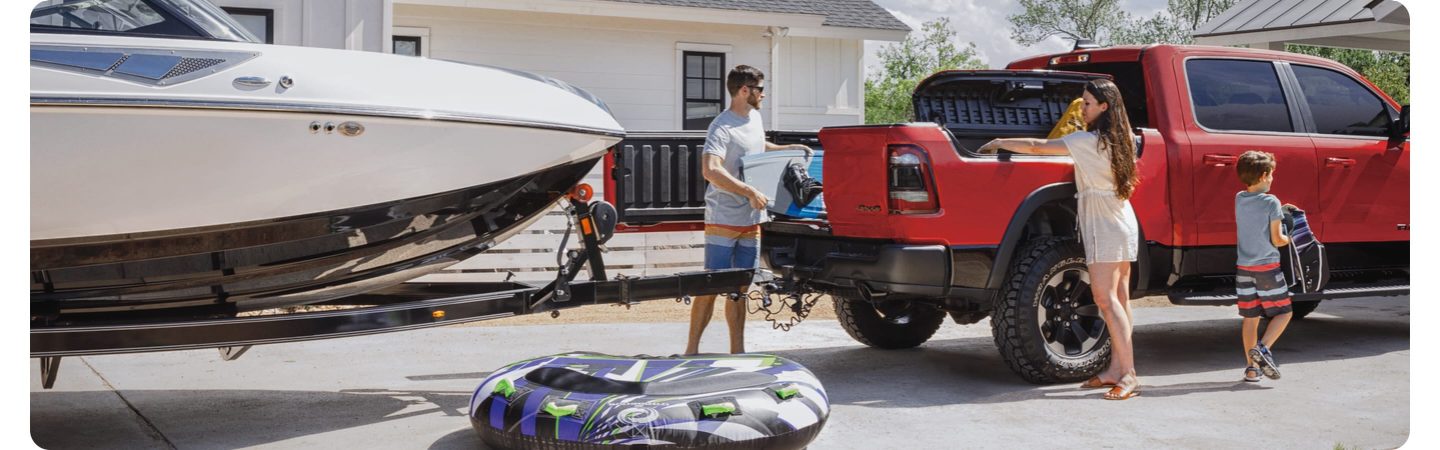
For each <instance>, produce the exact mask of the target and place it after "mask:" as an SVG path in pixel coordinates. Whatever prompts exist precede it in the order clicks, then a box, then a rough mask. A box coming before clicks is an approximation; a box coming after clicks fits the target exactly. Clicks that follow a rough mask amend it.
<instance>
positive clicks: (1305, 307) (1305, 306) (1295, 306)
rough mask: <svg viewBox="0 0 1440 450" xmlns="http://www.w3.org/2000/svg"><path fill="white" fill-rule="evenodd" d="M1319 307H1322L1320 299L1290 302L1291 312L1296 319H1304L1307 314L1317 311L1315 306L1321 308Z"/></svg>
mask: <svg viewBox="0 0 1440 450" xmlns="http://www.w3.org/2000/svg"><path fill="white" fill-rule="evenodd" d="M1319 307H1320V302H1318V301H1315V302H1292V303H1290V312H1291V314H1293V316H1292V317H1294V318H1296V319H1304V318H1305V316H1308V315H1310V313H1312V312H1315V308H1319Z"/></svg>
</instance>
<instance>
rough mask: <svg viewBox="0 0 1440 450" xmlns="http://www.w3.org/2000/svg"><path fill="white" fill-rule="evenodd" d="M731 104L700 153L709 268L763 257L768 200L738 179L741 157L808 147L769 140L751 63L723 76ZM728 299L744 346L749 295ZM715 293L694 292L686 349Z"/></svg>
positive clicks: (736, 342)
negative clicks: (762, 232)
mask: <svg viewBox="0 0 1440 450" xmlns="http://www.w3.org/2000/svg"><path fill="white" fill-rule="evenodd" d="M725 88H726V89H727V90H728V91H729V92H730V108H728V109H726V110H725V111H723V112H721V113H720V115H719V116H718V117H716V118H715V121H714V122H711V123H710V130H709V131H708V132H707V133H706V134H705V150H704V153H703V154H702V155H701V157H700V164H701V173H702V174H703V175H704V176H705V181H709V182H710V187H709V188H708V189H706V191H705V269H706V270H720V269H753V268H756V267H758V266H759V263H760V223H761V222H764V221H765V219H766V217H767V216H766V213H765V204H766V203H768V202H769V201H770V200H769V199H767V198H765V194H762V193H760V191H759V190H757V189H755V188H753V187H751V186H749V185H746V184H745V183H743V182H741V181H740V158H743V157H745V155H749V154H752V153H760V152H763V151H767V150H805V151H806V152H810V151H811V150H810V147H806V146H804V145H798V144H797V145H786V146H781V145H775V144H772V143H769V142H766V141H765V126H764V124H762V123H761V122H760V101H761V100H762V99H764V98H765V74H763V73H761V72H760V70H759V69H756V68H754V67H750V66H743V65H742V66H736V67H735V68H734V69H732V70H730V73H729V74H728V75H727V76H726V77H725ZM747 290H748V286H740V287H739V289H738V292H739V293H740V294H741V296H740V298H739V299H736V300H732V301H729V302H726V303H725V323H726V325H728V326H729V329H730V353H744V352H745V334H744V329H745V312H746V311H745V308H746V305H745V297H744V293H745V292H746V291H747ZM714 311H715V296H714V295H706V296H701V297H697V298H695V300H694V302H693V303H692V305H691V307H690V336H689V341H688V342H686V344H685V354H687V355H693V354H696V353H699V351H700V335H701V334H703V333H704V332H705V326H706V325H709V324H710V315H711V314H712V313H714Z"/></svg>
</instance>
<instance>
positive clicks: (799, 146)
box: [790, 144, 815, 158]
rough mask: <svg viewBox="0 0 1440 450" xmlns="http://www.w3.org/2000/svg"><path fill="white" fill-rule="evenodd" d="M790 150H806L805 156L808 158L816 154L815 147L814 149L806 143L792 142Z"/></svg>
mask: <svg viewBox="0 0 1440 450" xmlns="http://www.w3.org/2000/svg"><path fill="white" fill-rule="evenodd" d="M790 150H804V151H805V157H806V158H809V157H811V156H815V149H812V148H810V146H808V145H805V144H791V145H790Z"/></svg>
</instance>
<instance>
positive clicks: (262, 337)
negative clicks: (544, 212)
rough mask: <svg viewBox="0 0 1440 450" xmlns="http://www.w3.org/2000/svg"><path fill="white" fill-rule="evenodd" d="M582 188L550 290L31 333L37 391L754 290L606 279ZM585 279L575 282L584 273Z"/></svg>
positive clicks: (40, 328)
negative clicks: (176, 361) (170, 365)
mask: <svg viewBox="0 0 1440 450" xmlns="http://www.w3.org/2000/svg"><path fill="white" fill-rule="evenodd" d="M590 192H593V191H591V190H590V187H589V186H587V185H583V184H582V185H580V186H578V187H577V188H576V190H575V191H574V192H572V194H571V195H568V196H567V197H566V199H565V200H562V201H561V205H562V208H563V209H565V211H566V213H567V215H568V216H569V218H570V227H571V229H573V228H574V227H576V225H577V224H578V226H579V228H580V236H581V240H582V242H583V245H582V248H580V249H572V250H566V249H565V247H566V245H567V244H568V240H569V235H570V233H569V230H567V232H566V234H565V237H564V238H562V242H561V246H560V250H561V251H562V252H563V254H564V257H565V261H564V262H563V263H561V264H560V267H559V268H558V269H559V270H558V274H557V275H556V278H555V280H554V281H551V282H549V283H548V284H544V285H537V284H530V283H523V282H509V281H506V282H475V283H402V284H400V285H396V286H393V287H390V288H387V289H383V290H379V291H374V292H370V293H366V294H360V295H354V296H349V297H344V298H341V299H337V300H331V301H329V302H324V303H319V304H317V305H341V306H345V307H347V308H348V309H337V310H330V311H315V312H298V313H282V314H272V315H259V316H248V317H230V318H216V319H197V320H189V321H181V322H173V321H169V322H152V323H124V324H95V325H61V326H45V325H36V324H35V323H34V322H32V324H31V328H30V356H31V357H32V358H40V377H41V383H42V384H43V386H44V388H45V389H50V388H52V387H53V386H54V384H55V377H56V375H57V373H58V371H59V368H60V359H61V358H62V357H65V356H82V355H105V354H122V353H141V352H156V351H171V350H193V349H202V348H218V349H219V350H220V355H221V358H222V359H224V360H226V361H231V360H235V359H236V358H239V357H240V356H241V355H242V354H244V353H245V351H246V350H249V349H250V347H251V346H253V345H258V344H275V343H282V342H298V341H309V340H319V339H331V338H340V337H350V336H361V335H367V334H377V333H387V332H393V331H404V330H413V329H419V328H428V327H438V326H445V325H453V324H458V323H465V322H474V321H480V320H490V319H500V318H506V317H514V316H520V315H526V314H534V313H540V312H549V313H550V314H551V316H552V317H558V316H559V315H560V310H562V309H568V308H575V307H580V306H585V305H599V304H619V305H627V306H628V305H630V304H632V303H636V302H640V301H646V300H657V299H686V300H687V303H688V299H689V297H690V296H695V295H714V294H729V293H734V292H735V291H736V288H738V287H740V286H746V285H749V284H750V283H752V282H753V281H755V276H756V271H755V270H752V269H730V270H715V271H704V272H688V273H679V274H674V275H664V276H651V277H626V276H623V275H622V276H616V277H615V278H613V279H607V278H606V273H605V262H604V258H603V255H602V252H603V249H602V248H601V245H602V244H603V243H604V242H605V241H606V240H608V239H609V237H610V236H611V235H612V234H613V233H614V230H615V226H616V219H617V214H616V212H615V208H614V206H612V205H610V204H609V203H607V202H605V201H603V200H596V201H593V202H590V201H589V198H590ZM586 265H588V266H589V271H590V279H589V280H584V281H575V278H576V275H577V274H579V272H580V269H581V268H582V267H584V266H586Z"/></svg>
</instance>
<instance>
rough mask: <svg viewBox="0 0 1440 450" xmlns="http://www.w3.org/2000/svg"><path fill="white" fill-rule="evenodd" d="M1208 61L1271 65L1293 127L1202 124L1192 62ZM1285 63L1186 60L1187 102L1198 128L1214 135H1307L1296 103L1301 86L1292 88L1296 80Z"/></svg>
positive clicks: (1222, 58) (1233, 59) (1260, 60)
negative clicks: (1251, 127) (1293, 81)
mask: <svg viewBox="0 0 1440 450" xmlns="http://www.w3.org/2000/svg"><path fill="white" fill-rule="evenodd" d="M1204 61H1220V62H1243V63H1255V64H1266V65H1268V66H1269V67H1270V70H1271V71H1272V73H1273V74H1274V75H1275V82H1276V88H1277V89H1278V91H1279V93H1280V95H1281V97H1282V98H1281V102H1280V103H1279V104H1280V105H1281V106H1282V107H1283V108H1284V111H1285V117H1286V120H1287V121H1288V122H1289V124H1290V126H1289V129H1284V130H1252V129H1243V128H1219V127H1215V126H1211V125H1207V124H1205V123H1204V122H1203V121H1201V117H1200V116H1201V115H1200V107H1199V106H1200V105H1198V104H1197V103H1196V101H1195V83H1194V82H1193V81H1194V80H1192V79H1191V72H1192V71H1191V66H1190V64H1191V63H1194V62H1204ZM1284 64H1285V63H1284V62H1281V61H1275V60H1265V59H1253V58H1227V57H1221V56H1197V57H1193V58H1186V59H1185V60H1184V61H1183V62H1182V63H1181V65H1182V67H1184V70H1185V71H1184V78H1185V95H1186V101H1188V102H1190V113H1191V116H1192V118H1193V121H1194V123H1195V125H1196V126H1199V127H1200V128H1201V129H1203V130H1205V131H1207V132H1210V133H1261V134H1302V133H1305V132H1306V129H1305V118H1304V117H1302V115H1301V114H1300V110H1299V104H1298V102H1297V101H1296V97H1295V96H1296V92H1295V91H1296V89H1297V87H1296V86H1294V85H1292V84H1290V83H1291V81H1292V78H1291V74H1290V72H1289V69H1288V68H1286V67H1283V65H1284ZM1264 104H1270V103H1264ZM1217 106H1218V105H1217Z"/></svg>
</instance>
